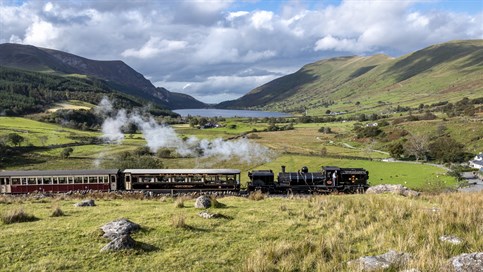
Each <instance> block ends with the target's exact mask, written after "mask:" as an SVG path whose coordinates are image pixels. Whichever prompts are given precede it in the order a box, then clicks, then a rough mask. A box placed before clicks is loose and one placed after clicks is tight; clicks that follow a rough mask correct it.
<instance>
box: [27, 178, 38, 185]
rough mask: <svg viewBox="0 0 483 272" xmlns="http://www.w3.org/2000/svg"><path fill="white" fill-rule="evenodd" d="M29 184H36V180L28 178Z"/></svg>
mask: <svg viewBox="0 0 483 272" xmlns="http://www.w3.org/2000/svg"><path fill="white" fill-rule="evenodd" d="M28 184H36V182H35V178H28Z"/></svg>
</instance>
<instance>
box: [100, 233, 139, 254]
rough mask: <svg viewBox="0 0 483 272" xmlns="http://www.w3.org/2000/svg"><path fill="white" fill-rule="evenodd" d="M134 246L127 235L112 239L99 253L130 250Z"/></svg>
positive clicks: (133, 242)
mask: <svg viewBox="0 0 483 272" xmlns="http://www.w3.org/2000/svg"><path fill="white" fill-rule="evenodd" d="M135 246H136V241H134V239H133V238H131V236H130V235H129V234H123V235H121V236H118V237H116V238H114V240H112V241H111V242H109V243H108V244H107V245H105V246H104V247H103V248H102V249H101V251H118V250H125V249H131V248H134V247H135Z"/></svg>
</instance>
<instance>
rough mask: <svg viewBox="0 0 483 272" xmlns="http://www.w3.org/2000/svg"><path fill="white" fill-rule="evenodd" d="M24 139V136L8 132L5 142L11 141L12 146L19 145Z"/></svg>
mask: <svg viewBox="0 0 483 272" xmlns="http://www.w3.org/2000/svg"><path fill="white" fill-rule="evenodd" d="M24 140H25V138H24V137H22V136H20V135H18V134H17V133H9V134H8V135H7V142H10V143H12V144H13V145H14V146H20V144H21V143H22V142H23V141H24Z"/></svg>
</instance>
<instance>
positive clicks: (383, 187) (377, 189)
mask: <svg viewBox="0 0 483 272" xmlns="http://www.w3.org/2000/svg"><path fill="white" fill-rule="evenodd" d="M386 193H390V194H396V195H402V196H411V197H414V196H418V195H419V192H417V191H414V190H411V189H408V188H406V187H404V186H402V185H401V184H395V185H393V184H380V185H376V186H372V187H369V189H367V191H366V194H386Z"/></svg>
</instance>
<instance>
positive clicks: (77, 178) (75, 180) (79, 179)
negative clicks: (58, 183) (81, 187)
mask: <svg viewBox="0 0 483 272" xmlns="http://www.w3.org/2000/svg"><path fill="white" fill-rule="evenodd" d="M74 183H82V177H74Z"/></svg>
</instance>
